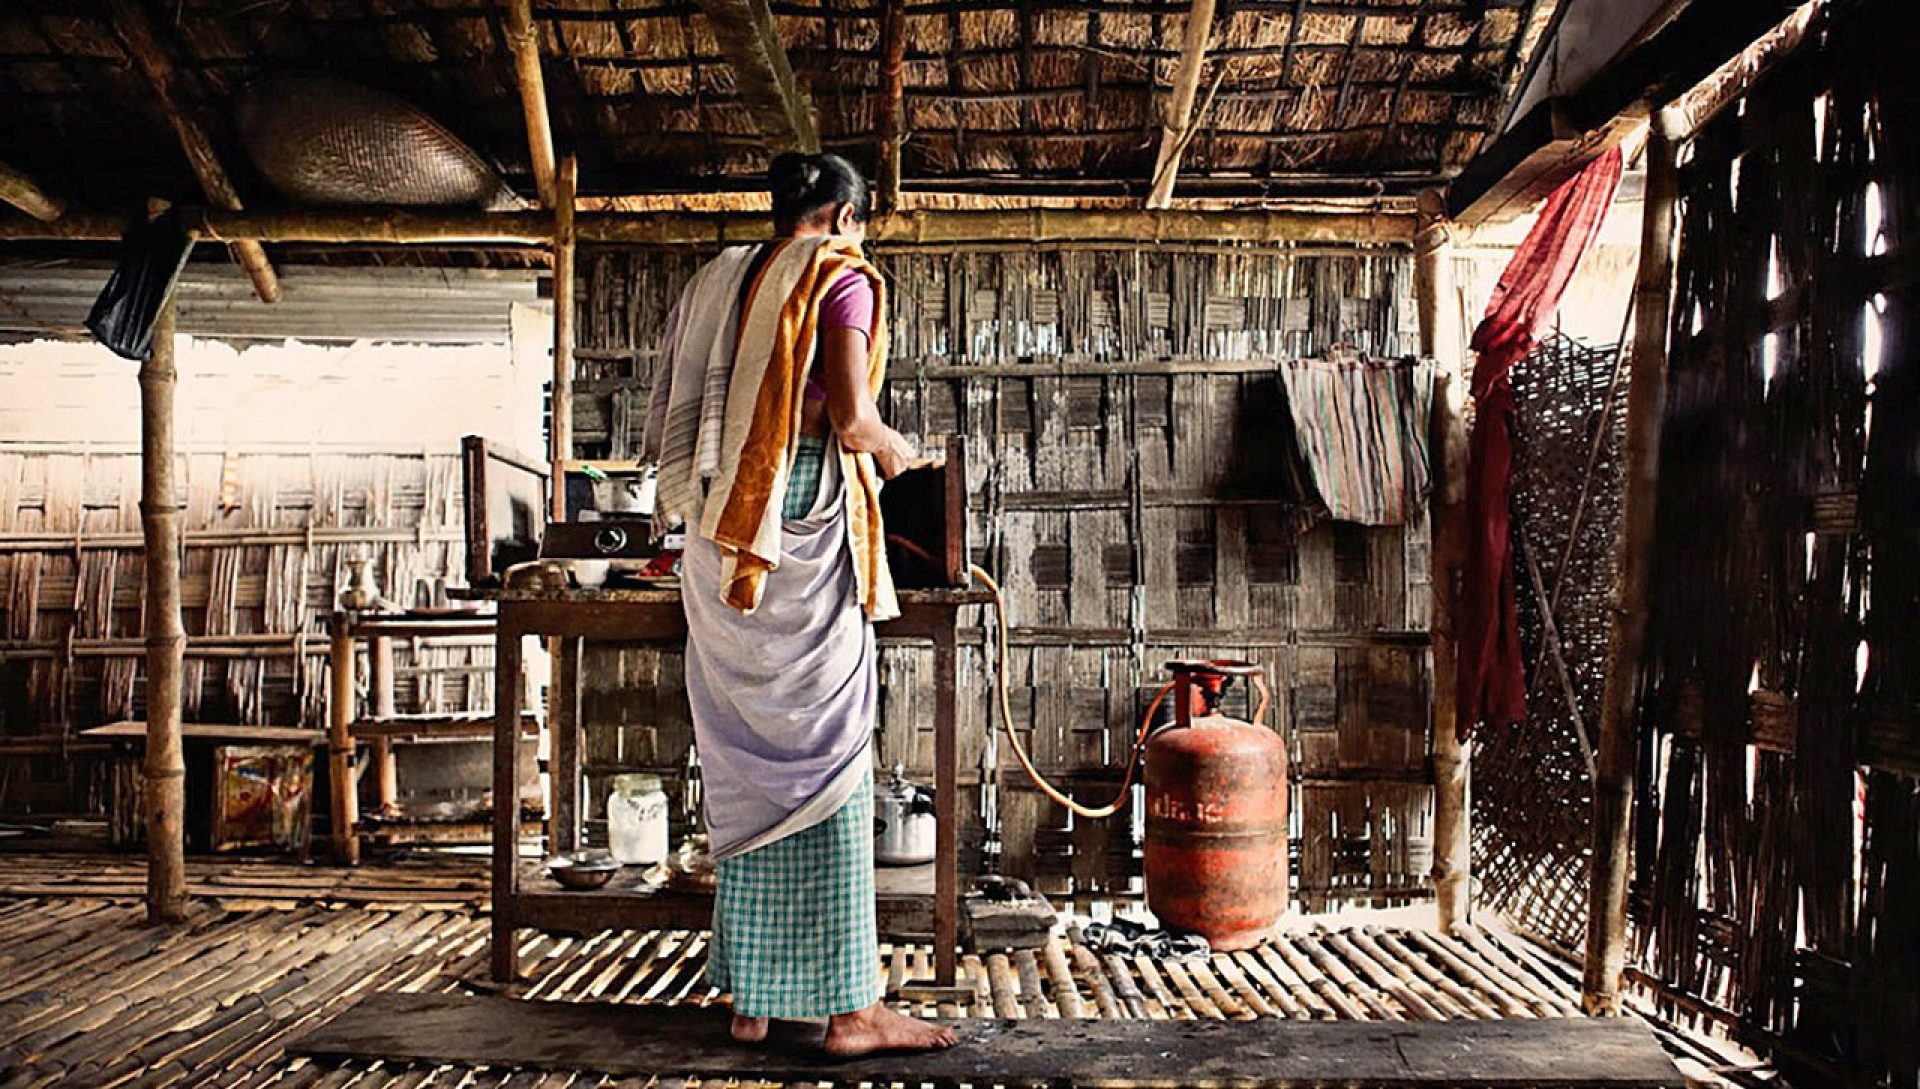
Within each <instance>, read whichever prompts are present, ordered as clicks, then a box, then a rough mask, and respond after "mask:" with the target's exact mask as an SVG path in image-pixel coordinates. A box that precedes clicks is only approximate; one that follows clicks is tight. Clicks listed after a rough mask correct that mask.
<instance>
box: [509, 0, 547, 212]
mask: <svg viewBox="0 0 1920 1089" xmlns="http://www.w3.org/2000/svg"><path fill="white" fill-rule="evenodd" d="M507 44H508V47H509V48H511V49H512V50H513V70H514V77H515V79H516V80H517V81H518V82H519V85H520V110H521V112H522V113H523V114H525V115H526V124H527V158H528V160H529V161H530V162H531V163H532V164H533V186H534V191H535V192H536V193H538V194H539V196H540V203H542V204H544V205H546V206H547V207H549V208H551V207H553V204H554V194H555V189H556V184H555V172H554V160H553V122H552V121H551V120H550V119H549V118H548V116H547V83H546V79H545V78H544V77H543V76H542V75H541V73H540V31H539V29H538V28H536V27H535V26H534V25H533V0H507Z"/></svg>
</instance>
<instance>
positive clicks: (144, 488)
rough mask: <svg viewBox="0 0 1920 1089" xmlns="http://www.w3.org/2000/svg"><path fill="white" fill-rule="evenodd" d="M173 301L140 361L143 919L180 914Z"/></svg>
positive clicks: (182, 839) (183, 877)
mask: <svg viewBox="0 0 1920 1089" xmlns="http://www.w3.org/2000/svg"><path fill="white" fill-rule="evenodd" d="M173 334H174V306H173V300H172V299H171V298H169V299H168V300H167V301H166V303H165V304H164V305H162V306H161V308H160V316H159V320H158V322H157V323H156V324H155V325H154V330H153V347H152V348H151V349H150V350H149V351H148V352H147V360H146V362H145V363H142V364H141V365H140V524H141V528H142V530H143V531H144V533H145V535H146V545H145V552H144V568H143V577H142V581H143V584H144V585H143V591H144V598H145V600H144V606H145V613H146V615H145V618H144V620H145V626H146V643H147V755H146V764H145V768H144V773H143V774H144V778H145V784H144V792H145V796H146V806H147V919H148V920H149V921H151V922H156V923H171V922H178V921H180V920H181V919H183V918H185V917H186V907H187V863H186V778H187V771H186V759H185V757H184V755H183V754H182V752H181V742H180V687H181V676H180V674H181V662H182V659H183V657H184V655H185V652H186V645H187V636H186V630H185V629H184V628H183V627H182V626H181V623H180V507H179V504H178V502H177V501H176V496H175V492H174V477H173V471H174V457H173V390H174V383H175V375H176V372H175V370H174V360H173V348H174V344H173Z"/></svg>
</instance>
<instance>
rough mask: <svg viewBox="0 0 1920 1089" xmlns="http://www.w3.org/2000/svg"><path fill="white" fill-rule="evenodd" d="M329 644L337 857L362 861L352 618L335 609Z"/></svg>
mask: <svg viewBox="0 0 1920 1089" xmlns="http://www.w3.org/2000/svg"><path fill="white" fill-rule="evenodd" d="M330 631H331V636H332V638H331V642H330V645H329V648H328V663H327V664H328V666H329V669H330V676H329V678H328V688H327V777H328V782H329V788H328V795H329V800H330V801H331V803H332V805H331V808H330V812H329V814H328V815H329V818H330V820H329V824H330V825H331V826H332V828H331V830H332V833H333V858H334V861H336V862H338V863H340V864H341V865H344V866H358V865H359V864H360V836H359V835H358V833H357V831H356V829H355V827H354V826H355V825H357V824H359V823H360V798H359V794H358V790H359V781H358V779H357V778H356V777H355V775H354V766H353V703H354V699H353V620H352V618H351V617H349V616H348V615H347V614H346V613H334V614H333V623H332V626H331V629H330Z"/></svg>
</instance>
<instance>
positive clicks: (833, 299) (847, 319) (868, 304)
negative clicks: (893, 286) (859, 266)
mask: <svg viewBox="0 0 1920 1089" xmlns="http://www.w3.org/2000/svg"><path fill="white" fill-rule="evenodd" d="M829 329H857V330H859V331H860V334H861V335H862V336H864V337H866V338H867V340H868V342H869V343H871V342H872V340H873V281H871V280H869V279H867V277H866V276H865V274H863V273H859V272H855V271H854V270H852V269H848V270H847V271H845V272H843V273H841V274H840V276H839V278H838V279H836V280H834V281H833V283H832V285H831V286H829V287H828V288H827V297H826V299H825V300H824V301H823V302H821V304H820V333H821V335H822V336H824V335H825V334H826V331H827V330H829ZM826 399H827V388H826V387H825V386H823V385H821V384H820V379H819V377H818V376H816V375H809V376H808V378H807V400H809V401H824V400H826Z"/></svg>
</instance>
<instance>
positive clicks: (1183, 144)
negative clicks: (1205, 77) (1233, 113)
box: [1147, 0, 1214, 209]
mask: <svg viewBox="0 0 1920 1089" xmlns="http://www.w3.org/2000/svg"><path fill="white" fill-rule="evenodd" d="M1213 3H1214V0H1193V5H1192V6H1191V7H1189V8H1188V9H1187V25H1186V32H1185V35H1184V36H1183V39H1182V45H1181V47H1180V61H1179V63H1178V64H1177V65H1176V66H1175V68H1174V74H1173V94H1172V96H1171V97H1169V98H1168V99H1167V104H1166V109H1165V116H1164V117H1163V118H1162V119H1161V122H1160V150H1159V152H1158V153H1157V154H1156V155H1155V156H1154V161H1153V191H1152V192H1151V193H1149V194H1148V195H1147V207H1148V208H1154V209H1158V208H1165V207H1167V206H1168V205H1170V204H1172V203H1173V183H1174V182H1175V181H1176V180H1177V179H1178V178H1179V176H1180V156H1181V154H1182V153H1183V152H1185V151H1186V148H1187V143H1188V140H1189V135H1188V134H1189V133H1190V132H1191V131H1192V128H1193V123H1194V116H1193V100H1194V99H1195V97H1197V96H1198V94H1199V91H1200V74H1201V72H1202V71H1203V70H1205V68H1206V64H1207V44H1208V39H1209V38H1211V37H1212V34H1213Z"/></svg>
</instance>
